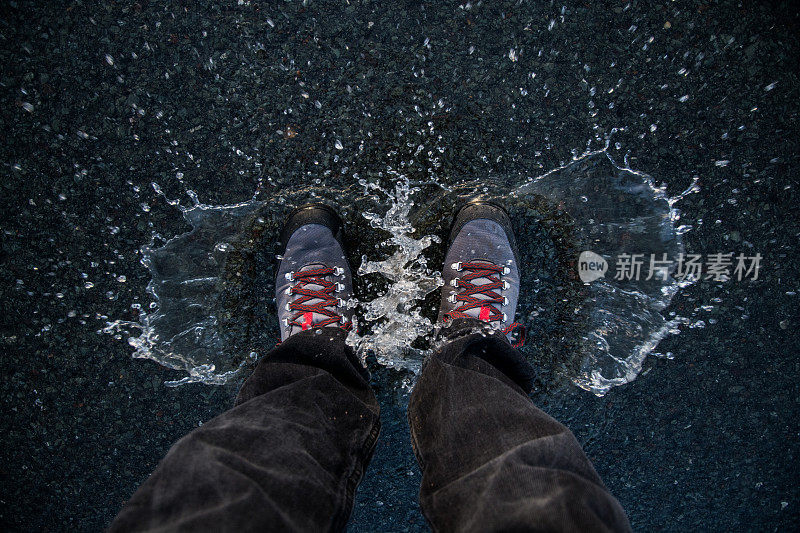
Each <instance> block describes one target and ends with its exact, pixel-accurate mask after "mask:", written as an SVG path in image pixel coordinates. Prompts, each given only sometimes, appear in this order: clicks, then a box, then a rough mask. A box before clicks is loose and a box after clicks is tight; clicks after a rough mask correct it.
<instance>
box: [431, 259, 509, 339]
mask: <svg viewBox="0 0 800 533" xmlns="http://www.w3.org/2000/svg"><path fill="white" fill-rule="evenodd" d="M460 264H461V271H462V272H463V271H466V272H467V274H464V275H462V276H461V277H459V278H458V281H457V284H456V287H458V288H459V289H461V291H460V292H459V293H458V294H457V295H456V296H455V300H456V302H461V303H462V305H460V306H459V307H456V308H455V309H453V310H452V311H450V312H449V313H447V315H446V316H448V317H449V318H451V319H452V318H475V317H474V316H472V315H468V314H466V311H470V310H472V309H480V312H479V314H478V318H479V319H480V320H482V321H484V322H490V323H491V322H498V321H499V322H504V321H505V320H506V315H505V313H503V312H502V311H500V310H499V309H497V307H495V305H497V304H500V305H503V304H504V303H505V302H506V299H505V297H504V296H503V295H501V294H498V293H497V292H496V291H497V290H498V289H503V288H504V287H505V283H504V282H503V281H502V280H501V279H500V276H501V275H502V274H504V273H506V272H505V271H504V267H502V266H498V265H495V264H493V263H489V262H484V261H473V262H469V261H466V262H461V263H460ZM479 279H487V280H489V283H484V284H482V285H476V284H474V283H472V282H473V281H476V280H479ZM478 294H480V295H483V296H484V298H476V297H475V296H476V295H478ZM454 303H455V302H454ZM514 330H519V333H518V334H519V340H517V341H516V342H514V343H513V344H512V346H513V347H514V348H519V347H521V346H522V345H523V344H524V343H525V328H524V326H523V325H522V324H520V323H519V322H512V323H511V324H509V325H508V326H507V327H506V328H505V329H504V330H503V333H504V334H506V335H507V334H509V333H511V332H512V331H514Z"/></svg>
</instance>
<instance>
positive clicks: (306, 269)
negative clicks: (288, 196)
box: [275, 204, 353, 342]
mask: <svg viewBox="0 0 800 533" xmlns="http://www.w3.org/2000/svg"><path fill="white" fill-rule="evenodd" d="M342 242H343V241H342V221H341V219H340V218H339V216H338V215H337V214H336V212H335V211H334V210H333V209H332V208H330V207H328V206H327V205H323V204H310V205H306V206H303V207H300V208H299V209H297V210H295V211H294V212H293V213H292V214H291V215H290V216H289V218H288V219H287V221H286V224H285V226H284V229H283V233H282V235H281V250H283V256H282V257H281V260H280V265H279V266H278V274H277V279H276V282H275V302H276V304H277V307H278V319H279V320H280V329H281V342H283V341H285V340H286V339H287V338H289V337H290V336H291V335H294V334H295V333H299V332H301V331H307V330H312V329H318V328H328V327H333V328H342V329H344V330H349V329H351V328H352V326H353V322H352V318H353V311H352V309H348V308H347V301H348V300H349V299H350V298H351V297H352V295H353V278H352V274H351V271H350V265H349V263H348V261H347V256H346V255H345V252H344V246H343V244H342Z"/></svg>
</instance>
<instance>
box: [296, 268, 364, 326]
mask: <svg viewBox="0 0 800 533" xmlns="http://www.w3.org/2000/svg"><path fill="white" fill-rule="evenodd" d="M331 275H336V270H335V269H333V268H330V267H320V268H311V269H308V270H300V271H297V272H293V273H292V278H291V280H292V281H295V282H296V283H297V284H296V285H295V286H293V287H292V288H291V294H296V295H299V298H297V299H296V300H295V301H293V302H292V303H290V304H289V310H290V311H295V312H296V314H295V315H294V316H293V317H292V319H291V320H290V321H289V324H288V325H289V326H294V327H298V328H300V329H302V330H303V331H305V330H307V329H309V328H311V327H314V328H322V327H325V326H330V325H332V324H339V327H341V328H342V329H344V330H349V329H350V328H352V327H353V323H352V321H350V320H347V321H345V322H342V320H343V317H342V315H340V314H339V313H337V312H336V311H334V310H333V309H331V308H333V307H336V306H338V305H340V301H339V298H337V297H336V296H334V293H335V292H336V290H337V284H336V283H333V282H331V281H328V280H327V279H326V278H327V277H328V276H331ZM308 285H318V286H320V287H322V288H321V289H309V288H307V286H308ZM313 300H319V301H318V302H317V303H315V304H309V303H308V302H311V301H313ZM314 313H317V314H320V315H324V316H326V317H327V318H324V319H322V320H320V321H319V322H313V319H314Z"/></svg>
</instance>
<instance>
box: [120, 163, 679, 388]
mask: <svg viewBox="0 0 800 533" xmlns="http://www.w3.org/2000/svg"><path fill="white" fill-rule="evenodd" d="M626 166H627V165H625V164H623V163H619V162H616V161H614V160H613V159H612V157H611V156H610V155H609V154H608V151H607V149H604V150H599V151H594V152H588V153H586V154H584V155H582V156H580V157H576V158H575V160H574V161H572V162H570V163H569V164H566V165H564V166H562V167H560V168H557V169H555V170H552V171H550V172H548V173H546V174H543V175H541V176H537V177H528V178H514V179H492V180H481V181H477V180H460V181H455V180H452V181H451V182H450V183H446V182H441V183H440V182H436V181H431V182H424V183H416V182H413V181H412V180H410V179H409V178H408V177H407V176H405V175H404V174H403V173H401V172H398V171H393V170H388V171H386V172H380V173H377V175H375V176H369V177H356V179H355V180H354V181H355V183H354V184H353V185H351V186H348V187H345V188H342V189H338V190H333V189H331V188H329V187H326V188H322V187H320V188H318V189H315V188H308V189H304V190H302V191H300V192H297V193H293V194H291V195H290V194H279V193H277V192H276V191H272V192H269V193H268V194H269V195H270V199H269V200H263V201H259V200H255V199H253V200H251V201H248V202H244V203H241V204H236V205H222V206H211V205H205V204H202V203H201V202H200V201H199V200H198V199H197V197H196V196H195V195H194V193H192V192H191V191H187V194H188V195H189V196H190V197H191V199H192V205H191V206H189V207H185V206H182V205H180V204H179V202H177V201H175V200H168V199H166V197H165V201H168V202H169V203H170V204H172V205H174V206H175V207H176V208H178V209H179V211H180V213H181V215H182V216H183V218H184V219H185V220H186V222H188V223H189V224H190V225H191V227H192V229H191V230H190V231H188V232H186V233H184V234H181V235H178V236H175V237H173V238H170V239H162V238H159V237H154V239H153V241H152V242H151V243H149V244H148V245H146V246H143V247H142V249H141V252H142V264H143V265H144V266H145V267H146V268H147V269H148V270H149V271H150V274H151V277H152V280H151V282H150V284H149V285H148V288H147V291H148V293H149V295H150V296H151V299H152V302H151V303H150V304H149V306H147V307H139V308H138V310H139V313H140V315H139V319H138V321H114V322H110V323H109V324H108V325H107V327H106V328H105V331H106V332H107V333H111V334H113V335H115V336H117V337H118V338H127V341H128V343H129V344H130V345H131V346H132V347H133V348H134V354H133V355H134V357H140V358H147V359H152V360H154V361H156V362H158V363H160V364H162V365H164V366H167V367H169V368H173V369H177V370H181V371H183V372H185V373H186V376H185V377H184V378H183V379H180V380H177V381H172V382H168V383H167V384H168V385H179V384H183V383H191V382H201V383H206V384H223V383H229V382H231V381H234V380H236V379H240V378H242V377H244V375H246V372H244V370H245V369H247V368H249V367H251V366H252V364H253V363H254V362H255V360H256V359H257V358H258V356H259V355H263V354H264V353H266V352H267V351H268V350H269V349H270V348H271V347H272V346H274V344H275V340H276V339H277V338H278V331H277V325H276V323H277V320H276V317H275V312H274V310H273V305H274V304H273V293H274V281H273V279H272V276H273V272H274V259H275V254H277V253H280V251H279V250H276V249H274V243H275V242H276V239H277V235H278V231H279V229H280V225H281V223H282V221H283V219H284V217H285V216H286V213H288V212H289V210H290V209H292V208H294V207H295V206H297V205H301V204H302V203H304V202H306V201H308V200H312V199H313V200H320V199H321V200H327V201H330V202H333V203H335V204H338V205H342V206H346V207H343V209H342V214H343V217H344V219H345V224H346V227H347V229H348V235H347V242H346V244H347V246H348V253H349V255H350V260H351V264H352V265H353V266H354V270H355V271H357V273H358V275H357V276H356V277H355V278H356V279H355V290H356V294H357V295H358V296H359V299H358V301H353V302H351V305H357V306H358V310H357V313H356V315H357V317H358V323H357V325H358V332H355V331H354V332H353V333H351V335H350V336H349V337H348V342H349V343H350V344H351V345H353V346H354V347H355V348H356V350H357V351H358V353H359V354H360V355H361V357H362V358H363V359H366V358H367V357H372V356H374V358H375V360H376V361H377V363H378V364H379V365H381V366H383V367H387V368H392V369H395V370H400V371H403V372H405V373H407V374H408V375H409V376H411V379H409V380H407V381H406V383H410V382H412V381H413V375H414V374H416V373H417V372H418V371H419V369H420V366H421V363H422V360H423V359H424V357H425V355H426V354H428V353H429V352H430V347H431V342H432V340H433V337H434V335H435V327H434V326H435V325H434V322H435V319H436V316H437V307H438V297H439V291H438V290H437V289H438V288H439V287H440V286H441V283H442V282H441V275H440V272H439V271H438V269H440V268H441V263H442V261H443V259H444V251H445V250H444V247H445V245H446V239H447V234H448V232H449V223H450V220H451V219H452V216H453V214H454V212H455V210H456V208H457V206H458V205H459V204H460V203H461V202H463V201H464V200H465V199H466V198H471V197H475V196H477V195H482V196H485V197H489V198H492V199H494V200H495V201H498V202H501V203H502V204H503V205H505V207H506V208H507V209H508V211H509V213H510V214H511V217H512V220H513V223H514V226H515V233H516V236H517V240H518V244H519V248H520V252H521V254H522V258H521V263H522V267H523V292H522V295H521V298H520V302H519V308H518V311H517V320H518V321H521V322H523V323H524V324H525V325H526V327H527V328H528V331H529V333H528V341H527V344H526V347H525V348H524V353H525V354H526V355H527V357H528V358H529V360H531V362H532V363H533V364H534V365H535V366H536V367H537V369H538V373H539V375H540V380H541V383H540V385H541V386H546V384H547V383H552V382H557V381H559V380H560V381H564V380H569V381H572V382H573V383H575V384H576V385H578V386H579V387H582V388H584V389H586V390H589V391H591V392H593V393H595V394H600V395H602V394H605V393H606V392H607V391H608V390H609V389H610V388H612V387H614V386H618V385H622V384H624V383H627V382H629V381H631V380H633V379H635V377H636V376H637V375H638V374H639V373H640V372H641V370H642V364H643V362H644V360H645V358H646V357H647V356H648V355H649V354H651V353H653V352H654V349H655V347H656V346H657V344H658V343H659V341H660V340H661V339H663V338H664V337H665V336H667V335H669V334H670V333H674V332H677V328H678V325H679V324H680V322H681V319H680V318H679V317H675V316H672V317H670V318H666V317H665V316H664V312H665V309H666V307H667V306H668V305H669V303H670V301H671V300H672V298H673V297H674V296H675V294H676V293H677V292H678V291H679V290H680V288H681V287H682V284H681V282H679V281H678V280H676V279H675V278H674V277H673V276H671V275H670V276H668V277H667V278H666V279H660V278H659V279H655V278H654V279H650V280H646V279H644V276H643V277H642V279H640V280H638V281H637V280H615V279H614V276H613V272H612V271H609V272H608V274H607V275H606V276H605V278H601V279H598V280H596V281H594V282H592V283H584V282H582V281H581V280H580V279H579V278H578V273H577V266H576V265H577V259H578V256H579V254H580V253H581V252H582V251H585V250H590V251H592V252H594V253H596V254H598V255H599V256H602V257H605V258H606V259H609V260H611V258H613V257H616V256H618V255H619V254H622V253H637V254H644V255H645V257H649V256H650V254H657V256H658V257H661V255H662V254H667V255H668V256H669V257H671V258H674V257H677V255H678V254H680V253H681V252H683V244H682V239H681V235H682V234H683V233H684V232H685V231H687V230H688V227H686V226H680V225H679V214H678V211H677V209H676V208H675V204H676V202H677V201H678V200H679V199H680V198H681V197H682V196H683V195H679V196H678V197H674V198H670V197H668V196H667V195H666V192H665V191H664V189H663V188H660V187H658V186H657V185H656V184H655V183H654V181H653V180H652V179H651V178H650V177H649V176H647V175H645V174H642V173H640V172H636V171H633V170H631V169H628V168H626ZM154 186H155V187H156V190H157V191H159V189H158V188H157V186H156V185H154ZM689 192H691V189H690V190H689V191H687V192H686V193H684V194H688V193H689ZM162 196H163V195H162ZM262 196H266V194H264V195H262Z"/></svg>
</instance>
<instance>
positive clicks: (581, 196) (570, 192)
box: [512, 145, 698, 395]
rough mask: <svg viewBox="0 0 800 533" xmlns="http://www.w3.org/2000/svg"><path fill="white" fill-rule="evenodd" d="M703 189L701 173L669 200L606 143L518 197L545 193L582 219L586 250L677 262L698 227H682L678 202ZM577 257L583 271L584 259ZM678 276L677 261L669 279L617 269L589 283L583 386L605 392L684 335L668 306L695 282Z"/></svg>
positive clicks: (581, 312) (583, 314)
mask: <svg viewBox="0 0 800 533" xmlns="http://www.w3.org/2000/svg"><path fill="white" fill-rule="evenodd" d="M697 190H698V186H697V179H696V178H695V179H694V180H693V181H692V184H691V185H690V186H689V188H687V189H686V190H685V191H684V192H683V193H681V194H679V195H677V196H675V197H669V196H668V195H667V194H666V190H665V188H664V187H663V186H658V185H656V183H655V182H654V181H653V179H652V178H651V177H650V176H648V175H647V174H644V173H642V172H638V171H635V170H632V169H631V168H629V166H628V165H627V161H625V162H624V163H623V164H619V163H618V162H616V161H615V160H614V158H613V157H612V156H611V155H610V154H609V152H608V145H606V147H605V148H604V149H601V150H595V151H591V152H587V153H585V154H584V155H583V156H580V157H576V158H575V160H573V161H572V162H570V163H568V164H565V165H563V166H562V167H559V168H557V169H555V170H553V171H551V172H548V173H546V174H543V175H541V176H537V177H532V178H529V179H528V180H527V183H525V184H523V185H521V186H520V187H517V188H516V189H515V190H514V191H513V192H512V196H517V197H520V196H526V195H531V194H538V195H542V196H544V197H545V198H548V199H549V200H550V201H552V202H554V203H557V204H558V205H559V209H562V210H564V211H566V212H567V213H569V215H570V216H571V217H572V219H573V220H575V221H576V224H575V225H574V229H575V237H576V241H577V243H578V245H579V246H581V247H583V249H584V250H588V251H592V252H594V253H596V254H598V255H600V256H603V257H604V258H607V259H612V258H615V257H618V256H620V255H621V254H625V253H627V254H634V253H635V254H643V257H645V258H650V257H651V255H652V256H654V257H657V258H662V257H663V254H666V255H667V257H668V258H670V259H672V260H673V261H674V260H675V259H676V258H677V257H678V256H679V254H681V253H683V252H684V245H683V241H682V238H681V236H682V235H683V234H684V233H686V232H687V231H689V229H691V227H690V226H688V225H679V224H678V223H679V220H680V213H679V211H678V210H677V208H676V207H675V204H676V203H677V202H678V201H679V200H680V199H682V198H683V197H685V196H686V195H687V194H691V193H693V192H696V191H697ZM572 259H573V261H574V264H573V268H576V266H575V265H577V259H578V258H577V257H574V258H572ZM645 266H648V265H645ZM574 273H577V271H575V272H574ZM674 274H675V266H674V263H672V266H671V267H670V270H669V275H668V276H666V278H665V279H662V278H661V277H659V276H653V277H651V279H645V278H646V277H647V276H646V275H644V272H643V275H642V276H641V277H640V278H639V279H617V277H616V276H615V275H614V272H613V271H612V272H611V275H609V276H606V277H604V278H601V279H598V280H596V281H594V282H592V283H587V284H585V287H584V289H585V291H586V292H585V295H584V296H583V299H582V302H581V304H580V306H579V307H577V308H576V309H575V310H574V315H575V317H574V320H575V323H576V324H577V325H579V326H580V329H578V331H582V332H583V333H582V341H583V342H581V343H580V344H578V348H577V349H578V350H580V353H579V354H578V359H579V360H580V361H581V364H580V371H579V373H578V375H577V376H574V377H573V378H572V379H573V381H574V383H575V384H576V385H578V386H579V387H581V388H583V389H586V390H588V391H591V392H593V393H595V394H597V395H603V394H605V393H606V392H608V391H609V390H610V389H611V388H612V387H615V386H619V385H623V384H625V383H628V382H630V381H632V380H633V379H635V378H636V377H637V376H638V375H639V373H640V372H641V370H642V365H643V363H644V361H645V359H646V357H647V355H649V354H650V353H652V352H653V350H654V349H655V347H656V346H657V345H658V343H659V342H660V341H661V340H662V339H664V338H665V337H666V336H667V335H669V334H671V333H678V326H679V325H680V324H681V323H683V322H685V319H683V318H681V317H674V318H672V319H666V318H665V317H664V316H663V315H662V311H663V310H664V309H665V308H666V307H667V306H668V305H669V303H670V302H671V300H672V299H673V297H674V296H675V295H676V294H677V293H678V291H679V290H680V289H681V288H683V287H686V286H688V285H690V284H691V283H693V281H692V280H679V279H677V278H676V277H675V276H674Z"/></svg>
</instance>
